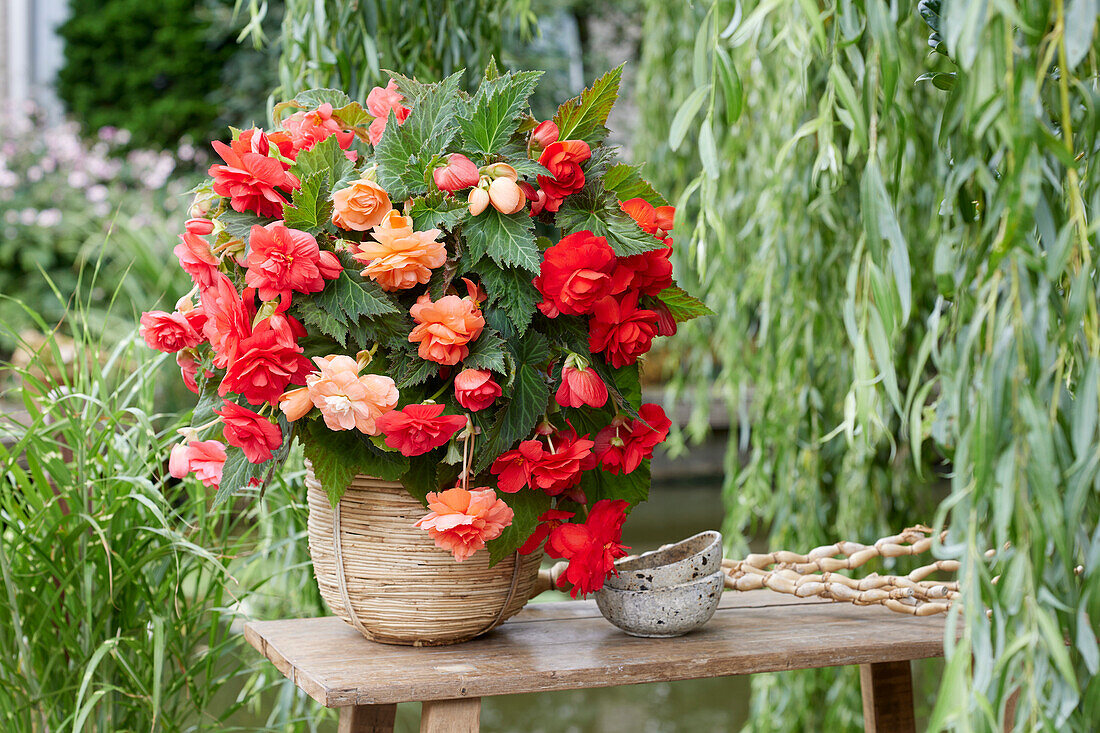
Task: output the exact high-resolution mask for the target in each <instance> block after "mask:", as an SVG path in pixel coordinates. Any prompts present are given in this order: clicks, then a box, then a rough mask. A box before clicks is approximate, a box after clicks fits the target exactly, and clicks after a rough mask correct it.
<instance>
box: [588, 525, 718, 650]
mask: <svg viewBox="0 0 1100 733" xmlns="http://www.w3.org/2000/svg"><path fill="white" fill-rule="evenodd" d="M615 567H616V570H618V575H613V576H611V577H610V578H608V579H607V582H606V583H605V584H604V586H603V589H602V590H600V591H599V592H598V593H597V594H596V605H597V606H599V608H600V613H602V614H603V615H604V618H606V619H607V620H608V621H610V622H611V623H613V624H615V625H616V626H618V627H619V628H620V629H622V630H623V631H625V632H626V633H628V634H630V635H632V636H646V637H669V636H682V635H683V634H686V633H688V632H689V631H692V630H693V629H697V628H699V627H700V626H702V625H703V624H705V623H706V622H707V621H709V620H710V617H711V616H713V615H714V611H715V609H716V608H718V601H719V600H721V597H722V585H723V581H724V580H725V575H724V574H723V572H722V535H721V534H720V533H718V532H714V531H707V532H700V533H699V534H697V535H694V536H692V537H688V538H687V539H686V540H683V541H681V542H677V543H676V544H674V545H669V546H667V547H662V548H661V549H660V550H655V551H653V552H647V553H645V554H644V555H639V556H637V557H632V558H626V559H623V560H620V561H619V562H617V563H615Z"/></svg>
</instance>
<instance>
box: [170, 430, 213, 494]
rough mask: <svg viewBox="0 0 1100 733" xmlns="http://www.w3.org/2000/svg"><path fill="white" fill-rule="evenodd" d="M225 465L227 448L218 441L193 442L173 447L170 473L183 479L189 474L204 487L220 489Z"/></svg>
mask: <svg viewBox="0 0 1100 733" xmlns="http://www.w3.org/2000/svg"><path fill="white" fill-rule="evenodd" d="M224 465H225V446H224V445H222V443H221V442H220V441H217V440H193V441H191V442H190V443H179V444H178V445H174V446H172V452H171V454H170V455H169V457H168V473H170V474H171V475H172V476H174V477H175V478H183V477H184V476H186V475H187V474H189V473H193V474H195V478H197V479H198V480H199V481H202V483H203V485H204V486H207V487H209V488H211V489H216V488H218V485H219V484H220V483H221V481H222V468H223V467H224Z"/></svg>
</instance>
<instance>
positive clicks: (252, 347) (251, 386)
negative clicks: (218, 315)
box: [218, 316, 310, 405]
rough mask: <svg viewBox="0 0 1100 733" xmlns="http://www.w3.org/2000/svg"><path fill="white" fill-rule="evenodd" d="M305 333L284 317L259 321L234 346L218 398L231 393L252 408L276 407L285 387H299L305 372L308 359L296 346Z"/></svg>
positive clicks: (307, 370)
mask: <svg viewBox="0 0 1100 733" xmlns="http://www.w3.org/2000/svg"><path fill="white" fill-rule="evenodd" d="M305 333H306V332H305V328H303V327H302V324H300V323H298V321H296V320H294V319H292V318H287V317H285V316H273V317H271V318H266V319H264V320H263V321H260V324H259V325H258V326H256V328H255V329H253V331H252V333H251V334H250V335H249V336H248V337H247V338H243V339H241V340H240V342H239V343H238V344H237V345H236V348H235V350H234V353H233V355H232V358H231V360H230V362H229V366H228V368H227V369H226V371H225V376H224V377H223V378H222V383H221V386H220V387H219V388H218V394H219V395H220V396H222V397H224V396H225V395H226V394H227V393H228V392H235V393H237V394H239V395H241V396H242V397H244V398H245V399H246V400H248V401H249V402H250V403H252V404H253V405H262V404H263V403H265V402H266V403H268V404H271V405H277V404H279V398H280V397H281V396H282V394H283V391H284V390H286V387H287V385H288V384H292V383H293V384H301V383H302V382H303V381H304V379H305V376H306V374H307V373H308V372H309V368H310V364H309V359H307V358H306V357H305V356H303V355H302V351H303V349H302V347H301V346H299V345H298V343H297V340H298V339H299V338H302V337H303V336H305Z"/></svg>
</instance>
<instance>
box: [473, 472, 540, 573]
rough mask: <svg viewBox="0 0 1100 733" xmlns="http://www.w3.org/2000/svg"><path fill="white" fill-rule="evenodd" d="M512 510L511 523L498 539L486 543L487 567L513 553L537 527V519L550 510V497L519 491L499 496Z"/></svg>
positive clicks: (536, 492) (531, 490)
mask: <svg viewBox="0 0 1100 733" xmlns="http://www.w3.org/2000/svg"><path fill="white" fill-rule="evenodd" d="M500 498H501V499H503V500H504V503H506V504H507V505H508V506H509V507H510V508H511V509H512V523H511V524H510V525H509V526H507V527H505V528H504V531H503V532H501V534H500V537H497V538H496V539H495V540H491V541H490V542H488V543H486V545H485V546H486V548H488V550H489V565H495V564H497V563H498V562H500V561H501V560H503V559H504V558H506V557H508V556H509V555H511V554H512V553H514V552H515V551H516V550H517V549H519V547H520V546H521V545H523V543H524V542H526V541H527V538H528V537H530V536H531V533H532V532H534V531H535V527H537V526H538V523H539V517H540V516H542V514H543V512H545V511H546V510H547V509H549V508H550V497H549V496H548V495H547V494H546V492H544V491H535V490H533V489H520V490H519V491H518V492H516V493H515V494H502V495H501V496H500Z"/></svg>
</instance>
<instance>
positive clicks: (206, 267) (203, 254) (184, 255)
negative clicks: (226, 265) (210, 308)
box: [172, 231, 220, 288]
mask: <svg viewBox="0 0 1100 733" xmlns="http://www.w3.org/2000/svg"><path fill="white" fill-rule="evenodd" d="M172 253H173V254H175V255H176V257H177V258H179V261H180V267H182V268H183V271H184V272H186V273H187V274H188V275H190V276H191V280H192V281H193V282H194V283H195V284H196V285H198V286H199V287H200V288H208V287H210V286H212V285H213V284H214V281H215V280H217V276H218V275H219V274H220V273H219V272H218V258H217V257H215V256H214V254H213V253H212V252H211V251H210V245H209V244H207V243H206V240H204V239H202V238H201V237H200V236H199V235H197V234H195V233H194V232H189V231H185V232H184V233H183V234H181V235H180V243H179V244H177V245H176V247H175V249H173V250H172Z"/></svg>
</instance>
